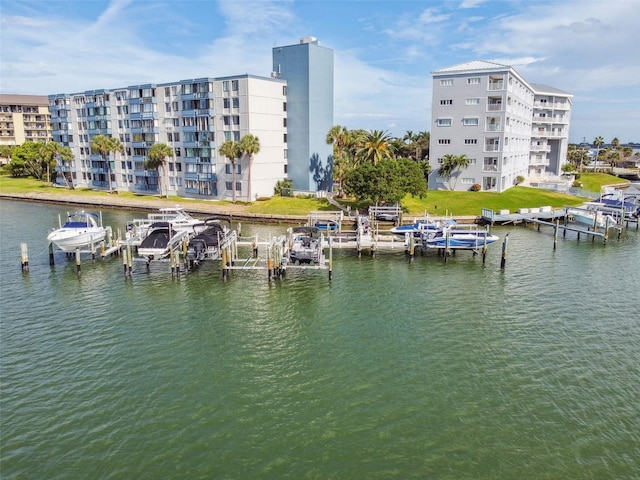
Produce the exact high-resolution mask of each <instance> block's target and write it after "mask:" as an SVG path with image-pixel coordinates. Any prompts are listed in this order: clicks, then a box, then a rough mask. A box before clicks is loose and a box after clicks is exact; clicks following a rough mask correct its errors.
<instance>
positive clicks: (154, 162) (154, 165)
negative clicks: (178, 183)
mask: <svg viewBox="0 0 640 480" xmlns="http://www.w3.org/2000/svg"><path fill="white" fill-rule="evenodd" d="M148 157H149V158H148V160H147V161H146V162H145V163H144V166H145V168H147V169H148V170H159V169H162V172H161V174H160V185H159V187H160V191H159V192H158V193H160V197H162V190H163V184H164V186H165V187H167V188H166V190H165V192H166V197H167V198H169V187H168V186H167V182H166V176H167V157H173V148H171V147H170V146H169V145H167V144H166V143H154V144H153V146H152V147H151V148H150V149H149V154H148Z"/></svg>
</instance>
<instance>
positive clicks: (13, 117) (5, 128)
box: [0, 94, 52, 145]
mask: <svg viewBox="0 0 640 480" xmlns="http://www.w3.org/2000/svg"><path fill="white" fill-rule="evenodd" d="M51 138H52V137H51V122H50V115H49V101H48V99H47V97H46V96H41V95H7V94H0V145H21V144H23V143H24V142H47V141H50V140H51Z"/></svg>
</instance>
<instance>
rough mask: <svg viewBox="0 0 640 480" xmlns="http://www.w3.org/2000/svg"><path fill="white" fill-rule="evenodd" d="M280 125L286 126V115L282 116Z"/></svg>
mask: <svg viewBox="0 0 640 480" xmlns="http://www.w3.org/2000/svg"><path fill="white" fill-rule="evenodd" d="M282 126H283V127H285V128H286V126H287V117H284V118H283V119H282Z"/></svg>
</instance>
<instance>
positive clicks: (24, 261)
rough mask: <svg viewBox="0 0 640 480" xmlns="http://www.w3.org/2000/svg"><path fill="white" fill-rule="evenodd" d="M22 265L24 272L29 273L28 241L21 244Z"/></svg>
mask: <svg viewBox="0 0 640 480" xmlns="http://www.w3.org/2000/svg"><path fill="white" fill-rule="evenodd" d="M20 267H21V268H22V273H29V249H28V248H27V244H26V243H21V244H20Z"/></svg>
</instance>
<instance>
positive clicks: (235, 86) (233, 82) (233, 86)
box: [231, 80, 238, 92]
mask: <svg viewBox="0 0 640 480" xmlns="http://www.w3.org/2000/svg"><path fill="white" fill-rule="evenodd" d="M231 90H233V91H234V92H237V91H238V80H231Z"/></svg>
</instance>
